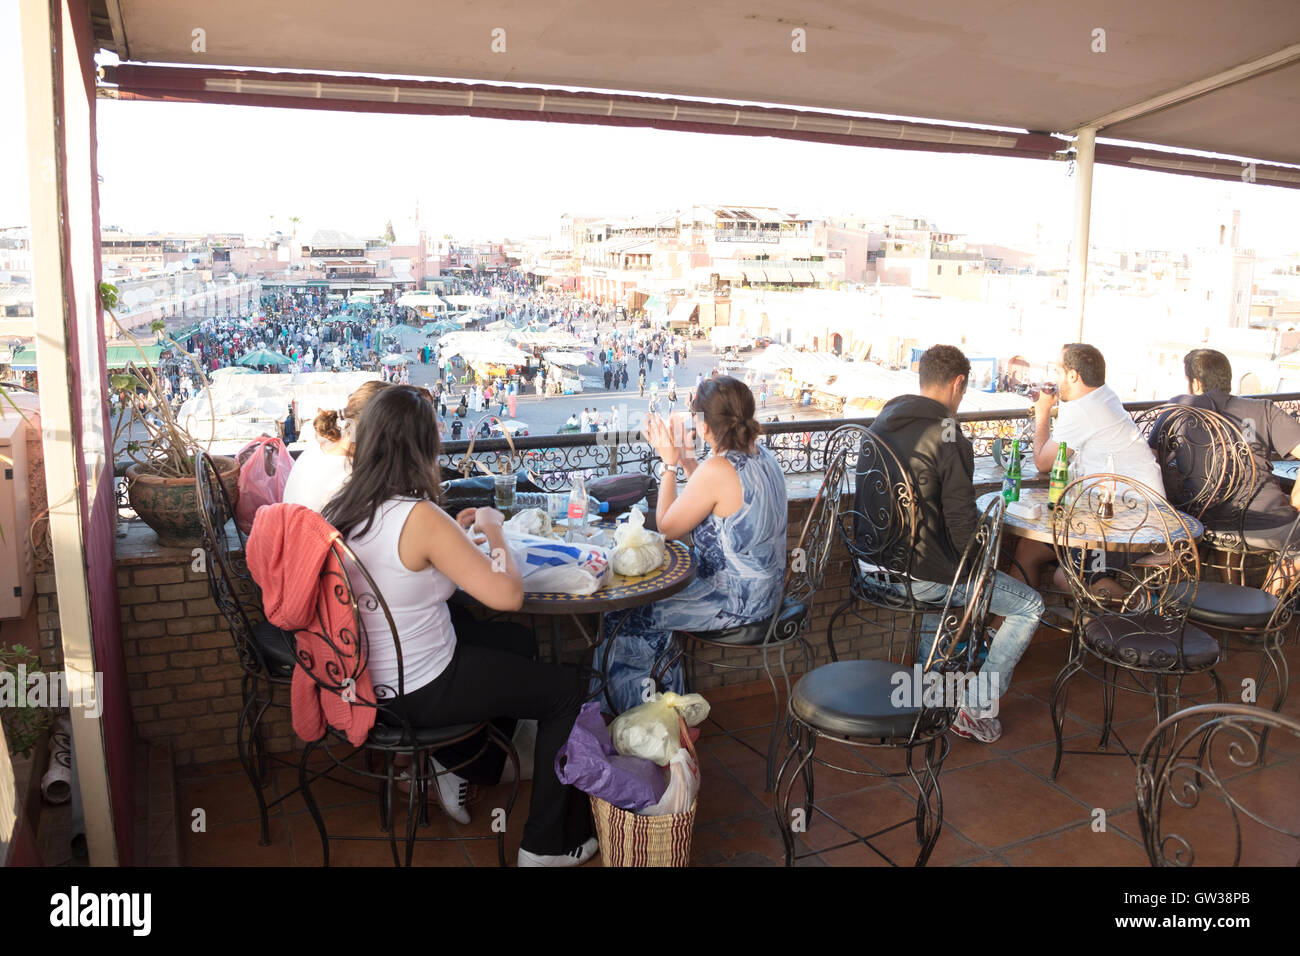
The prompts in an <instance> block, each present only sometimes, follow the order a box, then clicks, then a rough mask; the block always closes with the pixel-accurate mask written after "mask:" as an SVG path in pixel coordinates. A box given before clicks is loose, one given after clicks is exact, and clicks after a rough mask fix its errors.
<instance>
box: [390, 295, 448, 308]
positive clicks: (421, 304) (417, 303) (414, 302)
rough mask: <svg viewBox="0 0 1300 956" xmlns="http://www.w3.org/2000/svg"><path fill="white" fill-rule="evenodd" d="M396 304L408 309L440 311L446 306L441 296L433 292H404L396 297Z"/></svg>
mask: <svg viewBox="0 0 1300 956" xmlns="http://www.w3.org/2000/svg"><path fill="white" fill-rule="evenodd" d="M397 304H398V305H400V306H403V307H405V308H410V309H428V310H431V311H433V312H441V311H443V310H444V309H446V308H447V303H446V302H444V301H442V297H441V296H439V295H437V294H436V293H433V292H405V293H403V294H402V295H401V296H399V297H398V299H397Z"/></svg>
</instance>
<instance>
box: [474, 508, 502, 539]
mask: <svg viewBox="0 0 1300 956" xmlns="http://www.w3.org/2000/svg"><path fill="white" fill-rule="evenodd" d="M505 520H506V516H505V515H503V514H502V513H501V512H499V511H497V509H496V508H475V509H474V530H475V531H481V532H482V533H484V534H487V533H488V531H491V530H496V531H500V530H501V525H502V524H503V523H504V522H505Z"/></svg>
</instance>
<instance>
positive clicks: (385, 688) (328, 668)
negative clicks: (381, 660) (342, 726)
mask: <svg viewBox="0 0 1300 956" xmlns="http://www.w3.org/2000/svg"><path fill="white" fill-rule="evenodd" d="M320 585H321V586H320V587H319V588H318V592H317V605H316V609H315V613H314V614H313V620H312V624H311V626H310V627H308V628H306V634H308V635H310V637H311V638H312V639H311V640H304V639H303V638H304V632H303V631H299V633H298V642H297V648H296V653H297V661H298V665H299V666H300V667H301V668H302V669H303V670H304V671H305V672H306V673H307V675H308V676H309V677H311V679H312V680H313V681H315V683H316V684H317V685H318V686H320V687H321V688H322V689H324V690H327V691H332V692H334V693H337V694H340V695H342V696H343V698H344V699H345V700H347V701H349V702H350V703H352V704H353V705H354V706H361V707H373V708H376V709H378V710H381V711H387V710H388V705H389V703H390V702H391V701H392V700H393V699H394V698H396V697H400V696H404V695H405V693H406V688H405V677H404V673H403V671H404V669H403V666H402V642H401V638H400V636H399V634H398V629H397V624H396V622H395V621H394V619H393V614H392V611H391V610H390V609H389V607H388V602H387V601H386V600H384V595H383V593H382V592H381V591H380V589H379V585H378V584H377V583H376V581H375V579H374V578H373V577H371V575H370V572H369V571H368V570H366V566H365V565H364V564H363V563H362V562H361V559H360V558H359V557H357V555H356V553H355V552H353V550H352V549H351V548H350V547H348V545H347V544H346V543H344V542H343V541H342V540H338V539H336V540H335V541H334V542H333V544H331V546H330V554H329V556H328V557H327V558H326V561H325V566H324V567H323V568H322V569H321V577H320ZM340 620H342V621H343V622H344V626H342V627H338V626H337V625H338V622H339V621H340ZM380 641H385V642H390V643H391V644H392V645H393V650H394V652H395V656H396V666H397V672H398V678H397V684H396V686H393V685H389V684H375V685H373V686H371V685H370V683H369V682H368V681H366V680H363V675H368V672H369V665H370V648H371V647H372V646H378V642H380ZM388 722H390V723H397V724H401V725H403V726H404V727H405V729H406V731H407V733H408V734H409V733H410V731H411V728H410V727H409V726H407V724H406V721H405V720H404V719H402V718H400V717H398V716H397V715H396V714H392V715H391V717H390V718H389V721H388Z"/></svg>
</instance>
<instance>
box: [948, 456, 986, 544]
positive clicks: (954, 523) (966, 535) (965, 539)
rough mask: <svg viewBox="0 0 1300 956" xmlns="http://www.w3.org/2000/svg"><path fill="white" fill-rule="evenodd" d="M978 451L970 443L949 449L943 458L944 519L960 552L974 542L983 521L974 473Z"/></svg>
mask: <svg viewBox="0 0 1300 956" xmlns="http://www.w3.org/2000/svg"><path fill="white" fill-rule="evenodd" d="M973 454H974V452H973V451H972V450H971V449H970V446H969V445H958V447H956V448H951V449H949V450H947V451H946V453H945V454H944V455H943V456H942V458H941V459H940V461H939V469H940V471H939V487H940V488H941V489H942V490H941V493H940V496H941V500H942V502H943V523H944V526H945V527H946V528H947V529H948V538H949V540H950V541H952V545H953V547H954V548H956V550H957V553H958V554H959V555H960V554H962V553H963V552H964V551H965V550H966V546H967V545H968V544H970V540H971V538H972V537H973V536H974V534H975V527H976V525H977V524H978V523H979V512H978V511H977V510H976V508H975V485H974V484H973V483H972V481H971V475H972V474H973V473H974V470H975V463H974V459H973V457H971V460H970V461H969V462H968V461H967V457H968V456H973Z"/></svg>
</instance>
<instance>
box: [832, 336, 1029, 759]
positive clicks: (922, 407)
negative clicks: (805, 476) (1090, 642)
mask: <svg viewBox="0 0 1300 956" xmlns="http://www.w3.org/2000/svg"><path fill="white" fill-rule="evenodd" d="M919 373H920V385H921V394H920V395H900V396H898V397H897V398H894V399H891V400H890V401H889V402H887V403H886V404H885V407H884V408H882V409H881V410H880V414H879V415H878V416H877V418H876V420H875V422H874V423H872V425H871V432H872V434H874V435H875V436H877V437H878V438H879V439H880V440H881V441H883V442H884V443H885V444H886V445H888V446H889V449H890V450H891V451H892V452H893V453H894V454H895V455H896V456H898V460H899V462H900V463H901V464H902V465H903V467H904V468H906V469H907V471H908V474H909V475H910V477H911V479H912V483H913V487H914V489H915V494H916V497H917V503H916V507H917V540H916V547H915V549H914V551H913V554H912V561H911V578H912V582H911V588H912V595H913V597H915V598H916V599H917V600H918V601H924V602H926V603H930V604H938V605H942V604H943V602H944V600H945V599H946V597H947V596H948V592H949V591H950V590H953V589H954V585H955V581H954V578H955V576H956V573H957V565H958V563H959V562H960V561H961V556H962V553H963V552H964V551H965V549H966V546H967V545H968V544H969V543H970V540H971V538H972V536H973V535H974V533H975V529H976V526H977V524H978V522H979V514H978V513H977V511H976V509H975V489H974V486H973V484H972V477H973V476H974V473H975V455H974V450H973V449H972V448H971V444H970V442H969V441H968V440H967V439H966V436H964V435H963V434H962V433H961V427H960V426H959V425H958V423H957V419H956V414H957V408H958V406H960V405H961V400H962V397H963V396H964V395H965V393H966V383H967V382H968V381H969V379H970V362H969V360H967V358H966V356H965V355H964V354H962V351H961V350H960V349H958V348H957V347H956V346H952V345H935V346H933V347H931V348H929V349H927V350H926V352H925V353H924V354H923V355H922V356H921V362H920V367H919ZM878 493H879V489H878V486H877V485H876V483H875V482H872V481H868V480H866V476H861V477H859V479H858V487H857V489H856V496H855V501H854V511H856V512H857V513H858V514H859V515H867V514H871V513H872V512H873V511H877V510H879V509H881V508H889V509H893V508H895V507H897V502H896V501H894V500H892V497H893V493H892V490H890V491H888V492H886V493H887V494H889V495H890V499H891V500H889V501H877V500H874V499H875V497H876V495H877V494H878ZM859 520H861V519H859ZM859 540H860V543H862V542H863V541H864V539H862V538H860V539H859ZM867 550H869V549H867ZM903 587H904V585H902V584H901V583H900V584H899V585H897V588H896V589H897V590H899V591H900V593H902V590H903ZM954 598H955V601H956V603H958V604H960V603H961V602H962V601H963V600H964V599H965V595H964V586H957V590H956V591H955V592H954ZM990 610H991V612H992V613H993V614H995V615H1002V616H1003V617H1004V619H1003V622H1002V625H1001V626H1000V627H999V628H998V630H997V633H996V634H995V635H994V636H993V640H992V643H991V644H990V645H989V651H988V658H987V660H986V661H985V662H984V664H983V666H982V667H981V669H980V674H979V680H978V681H975V682H972V683H970V684H969V685H968V687H967V688H966V689H965V692H964V698H963V700H961V701H957V702H953V704H952V706H958V707H959V708H960V709H959V710H958V712H957V717H956V720H955V721H954V722H953V725H952V728H951V729H952V731H953V733H955V734H957V735H958V736H960V737H965V738H967V739H969V740H978V741H980V742H982V743H992V742H993V741H995V740H997V739H998V738H999V737H1000V736H1001V735H1002V725H1001V724H1000V723H999V722H998V721H997V719H996V716H995V715H996V714H997V704H998V698H999V697H1000V696H1001V695H1002V694H1003V693H1005V692H1006V689H1007V687H1009V686H1010V684H1011V673H1012V670H1013V669H1014V668H1015V666H1016V663H1017V662H1018V661H1019V660H1020V658H1021V655H1023V654H1024V652H1025V648H1027V647H1028V646H1029V641H1030V639H1031V638H1032V637H1033V636H1034V632H1035V631H1036V630H1037V628H1038V622H1039V618H1040V617H1041V616H1042V613H1043V599H1042V597H1040V596H1039V595H1038V593H1037V592H1036V591H1034V590H1033V589H1032V588H1030V587H1029V586H1028V585H1027V584H1024V583H1023V582H1021V581H1018V580H1016V579H1015V578H1012V577H1010V576H1008V575H1006V574H1003V573H1002V572H1001V571H999V572H997V577H996V580H995V581H994V585H993V596H992V601H991V604H990ZM938 626H939V615H938V614H927V615H925V618H924V621H923V622H922V627H921V648H920V652H921V653H920V657H919V660H922V661H924V660H925V658H926V657H927V656H928V655H929V651H930V646H931V645H932V644H933V643H934V636H935V631H936V630H937V629H938ZM916 703H918V704H919V703H920V702H919V701H918V702H916Z"/></svg>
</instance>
